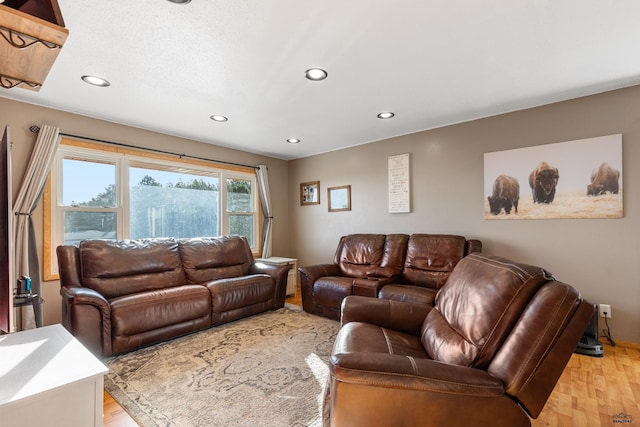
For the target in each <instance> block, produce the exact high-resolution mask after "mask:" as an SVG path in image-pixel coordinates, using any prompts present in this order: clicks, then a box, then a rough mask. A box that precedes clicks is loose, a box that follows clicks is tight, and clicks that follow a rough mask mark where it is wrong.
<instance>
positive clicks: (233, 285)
mask: <svg viewBox="0 0 640 427" xmlns="http://www.w3.org/2000/svg"><path fill="white" fill-rule="evenodd" d="M206 286H207V288H208V289H209V292H211V306H212V309H213V310H212V311H213V313H214V315H215V313H221V312H223V311H229V310H234V309H236V308H240V307H246V306H250V305H253V304H257V303H260V302H264V301H268V300H269V299H272V298H273V297H274V295H275V283H274V281H273V279H272V278H271V277H270V276H268V275H266V274H252V275H250V276H243V277H234V278H229V279H220V280H214V281H211V282H208V283H207V285H206Z"/></svg>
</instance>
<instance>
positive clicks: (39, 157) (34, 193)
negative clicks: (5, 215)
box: [13, 125, 60, 328]
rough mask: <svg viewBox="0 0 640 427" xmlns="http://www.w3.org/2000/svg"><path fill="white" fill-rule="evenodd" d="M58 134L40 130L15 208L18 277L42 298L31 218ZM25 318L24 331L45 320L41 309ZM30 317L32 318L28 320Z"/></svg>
mask: <svg viewBox="0 0 640 427" xmlns="http://www.w3.org/2000/svg"><path fill="white" fill-rule="evenodd" d="M59 132H60V129H58V128H56V127H53V126H49V125H42V126H41V127H40V131H39V132H38V137H37V139H36V143H35V146H34V147H33V152H32V153H31V158H30V159H29V164H28V165H27V169H26V171H25V173H24V176H23V177H22V183H21V184H20V190H19V192H18V196H17V197H16V200H15V202H14V204H13V214H14V242H15V245H14V250H15V273H16V274H15V277H16V278H19V277H20V276H29V277H31V292H32V293H37V294H38V295H40V297H42V286H41V281H40V262H39V260H38V249H37V247H36V236H35V230H34V227H33V220H32V219H31V214H32V213H33V211H34V209H35V208H36V206H37V205H38V201H39V200H40V196H42V192H43V190H44V185H45V183H46V182H47V176H48V175H49V170H50V169H51V163H52V162H53V158H54V156H55V154H56V150H57V148H58V142H59ZM22 314H23V317H22V319H21V320H22V322H21V323H22V325H23V328H25V327H32V326H33V324H34V323H37V320H40V321H41V319H42V305H41V304H36V305H34V306H33V313H30V312H27V311H23V313H22ZM31 314H32V316H33V318H30V317H29V316H30V315H31ZM32 320H33V321H32Z"/></svg>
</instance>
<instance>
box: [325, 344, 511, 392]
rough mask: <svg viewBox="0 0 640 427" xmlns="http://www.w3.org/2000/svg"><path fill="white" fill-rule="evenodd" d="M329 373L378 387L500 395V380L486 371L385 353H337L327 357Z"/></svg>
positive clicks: (338, 378)
mask: <svg viewBox="0 0 640 427" xmlns="http://www.w3.org/2000/svg"><path fill="white" fill-rule="evenodd" d="M330 370H331V374H332V375H333V376H334V377H335V378H336V380H338V381H346V382H349V383H352V384H353V383H356V384H357V383H362V384H367V385H369V384H376V386H377V387H392V388H403V389H416V390H425V389H429V390H431V391H432V392H444V393H461V394H471V393H470V390H474V392H475V393H477V395H485V396H503V395H504V385H503V384H502V381H500V380H499V379H498V378H495V377H493V376H491V375H489V374H488V373H487V372H486V371H482V370H480V369H474V368H470V367H468V366H459V365H452V364H446V363H440V362H436V361H434V360H431V359H420V358H411V359H409V358H408V357H406V356H400V355H394V354H385V353H373V352H371V353H369V352H367V353H338V354H334V355H332V356H331V359H330Z"/></svg>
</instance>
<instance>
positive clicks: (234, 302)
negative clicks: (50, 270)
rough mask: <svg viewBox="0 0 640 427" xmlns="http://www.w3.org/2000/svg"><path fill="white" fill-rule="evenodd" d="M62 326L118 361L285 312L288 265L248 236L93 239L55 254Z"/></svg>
mask: <svg viewBox="0 0 640 427" xmlns="http://www.w3.org/2000/svg"><path fill="white" fill-rule="evenodd" d="M56 252H57V255H58V266H59V272H60V294H61V295H62V324H63V325H64V326H65V328H67V329H68V330H69V331H70V332H71V333H72V334H73V335H74V336H75V337H76V338H78V339H79V340H80V341H81V342H82V343H83V344H85V345H86V346H87V347H88V348H89V349H90V350H91V351H93V352H94V353H95V354H97V355H102V356H111V355H115V354H119V353H125V352H128V351H131V350H135V349H137V348H140V347H144V346H147V345H151V344H155V343H158V342H160V341H164V340H167V339H170V338H174V337H177V336H180V335H185V334H188V333H191V332H195V331H199V330H202V329H206V328H209V327H211V326H215V325H220V324H223V323H227V322H230V321H233V320H236V319H239V318H242V317H247V316H250V315H253V314H256V313H260V312H263V311H267V310H275V309H278V308H281V307H283V306H284V300H285V293H286V280H287V273H288V270H289V267H288V266H274V265H266V264H256V263H255V262H254V258H253V254H252V253H251V249H250V248H249V245H248V243H247V240H246V239H245V238H244V237H241V236H223V237H212V238H193V239H171V238H158V239H146V240H86V241H82V242H80V244H79V246H59V247H58V248H57V250H56Z"/></svg>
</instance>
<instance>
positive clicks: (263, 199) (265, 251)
mask: <svg viewBox="0 0 640 427" xmlns="http://www.w3.org/2000/svg"><path fill="white" fill-rule="evenodd" d="M256 178H257V180H258V191H259V193H260V203H261V205H262V214H263V215H264V223H263V227H262V255H261V256H262V258H269V257H271V244H272V235H273V210H272V207H271V194H270V193H269V176H268V174H267V166H266V165H259V166H258V170H257V171H256Z"/></svg>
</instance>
